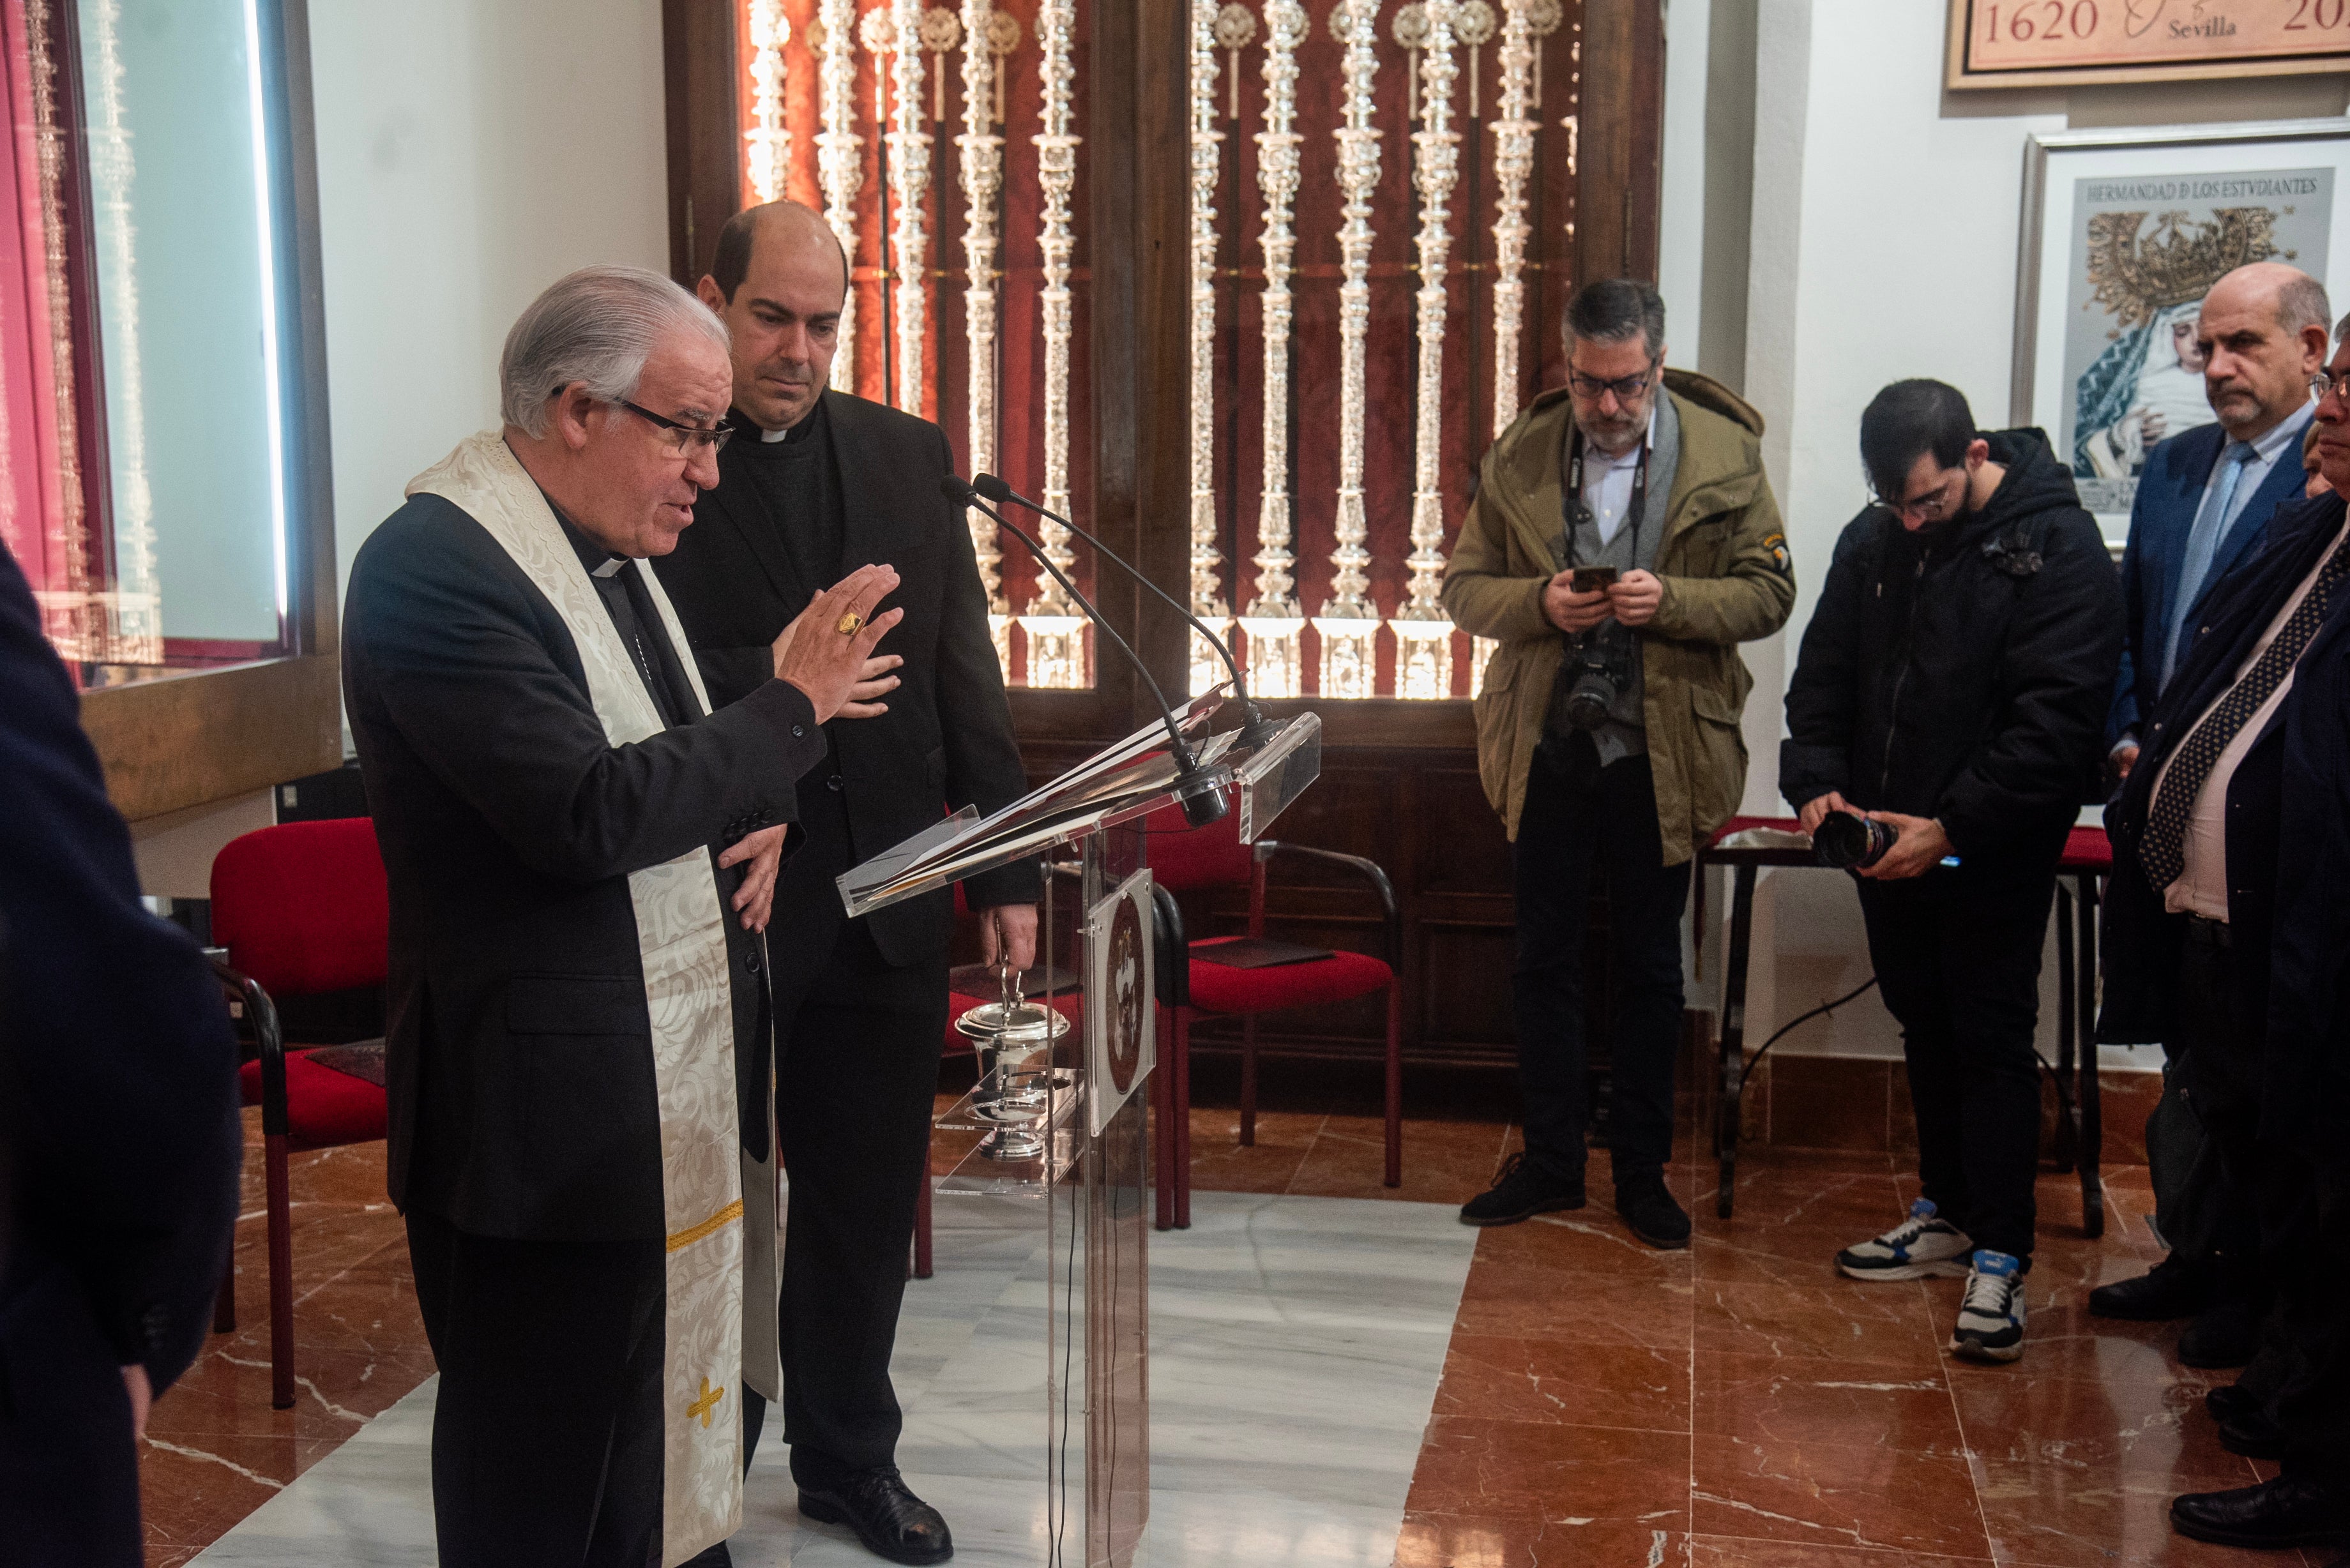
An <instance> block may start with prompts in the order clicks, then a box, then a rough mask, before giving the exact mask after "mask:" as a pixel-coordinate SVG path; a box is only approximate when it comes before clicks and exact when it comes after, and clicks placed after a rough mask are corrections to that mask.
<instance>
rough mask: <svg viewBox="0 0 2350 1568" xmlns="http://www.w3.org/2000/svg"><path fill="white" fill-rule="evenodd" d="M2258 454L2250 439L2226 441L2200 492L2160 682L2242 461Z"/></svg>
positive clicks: (2174, 664)
mask: <svg viewBox="0 0 2350 1568" xmlns="http://www.w3.org/2000/svg"><path fill="white" fill-rule="evenodd" d="M2257 455H2258V454H2257V453H2256V452H2253V450H2252V443H2251V442H2250V441H2230V442H2229V443H2228V450H2227V451H2226V452H2221V453H2220V483H2218V484H2216V485H2214V486H2213V487H2212V488H2211V489H2210V490H2209V491H2207V492H2206V493H2204V497H2203V509H2202V510H2201V511H2200V512H2198V513H2197V514H2195V526H2194V527H2193V528H2192V529H2191V530H2189V533H2188V535H2187V565H2186V567H2185V569H2183V570H2182V571H2180V573H2179V574H2178V597H2177V598H2176V599H2174V600H2172V601H2171V606H2170V637H2169V639H2168V641H2167V642H2165V644H2164V645H2163V650H2162V684H2163V685H2165V686H2168V685H2169V684H2170V673H2171V671H2172V670H2176V669H2178V634H2179V632H2180V631H2181V630H2183V629H2184V628H2185V627H2186V625H2187V607H2188V606H2189V605H2191V604H2193V603H2194V602H2195V596H2196V595H2197V594H2198V593H2200V592H2201V591H2202V588H2203V576H2204V574H2205V573H2207V572H2209V571H2210V569H2211V557H2212V556H2214V555H2216V554H2217V553H2218V552H2219V548H2220V535H2222V534H2224V533H2226V532H2227V531H2228V519H2229V518H2230V516H2232V515H2234V514H2235V510H2236V485H2237V482H2238V481H2240V480H2241V479H2242V478H2243V477H2244V465H2245V464H2247V463H2249V462H2251V461H2252V459H2253V458H2254V457H2255V456H2257Z"/></svg>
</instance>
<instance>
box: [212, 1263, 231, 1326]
mask: <svg viewBox="0 0 2350 1568" xmlns="http://www.w3.org/2000/svg"><path fill="white" fill-rule="evenodd" d="M235 1332H236V1251H235V1249H234V1247H232V1248H231V1249H230V1250H229V1256H228V1262H225V1263H224V1264H222V1265H221V1282H220V1293H219V1294H218V1295H216V1296H214V1297H213V1333H214V1334H234V1333H235Z"/></svg>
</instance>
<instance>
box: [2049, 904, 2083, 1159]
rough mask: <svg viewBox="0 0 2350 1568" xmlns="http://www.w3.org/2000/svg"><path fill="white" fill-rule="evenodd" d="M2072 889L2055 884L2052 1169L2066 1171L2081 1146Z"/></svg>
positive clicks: (2076, 1156)
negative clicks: (2076, 1096)
mask: <svg viewBox="0 0 2350 1568" xmlns="http://www.w3.org/2000/svg"><path fill="white" fill-rule="evenodd" d="M2073 972H2074V971H2073V890H2072V889H2071V888H2067V887H2065V886H2064V883H2063V882H2062V881H2059V882H2058V883H2057V884H2056V1074H2055V1076H2056V1168H2057V1169H2058V1170H2070V1169H2072V1168H2073V1161H2074V1159H2075V1158H2078V1150H2079V1148H2080V1147H2081V1107H2080V1106H2079V1104H2078V1103H2077V1102H2076V1101H2075V1100H2074V1096H2073V1071H2074V1035H2073V1022H2074V1006H2073Z"/></svg>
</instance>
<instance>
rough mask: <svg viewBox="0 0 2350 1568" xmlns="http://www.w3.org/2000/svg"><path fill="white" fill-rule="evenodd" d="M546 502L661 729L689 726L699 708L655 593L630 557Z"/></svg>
mask: <svg viewBox="0 0 2350 1568" xmlns="http://www.w3.org/2000/svg"><path fill="white" fill-rule="evenodd" d="M547 508H548V510H550V511H552V512H553V513H554V514H555V520H556V522H557V523H560V524H563V536H564V537H565V538H567V539H568V540H570V541H571V548H572V549H573V551H574V552H576V553H577V555H578V556H579V564H580V565H581V566H585V567H587V580H588V581H589V582H591V583H593V584H595V585H596V597H598V598H599V599H602V600H603V601H604V613H605V614H607V615H608V616H610V617H611V618H612V629H613V630H614V631H617V632H619V634H620V646H621V647H622V648H625V649H628V650H629V662H630V663H632V664H634V665H635V666H636V667H637V677H638V679H639V680H642V681H643V682H644V683H645V691H646V692H647V693H648V694H649V695H650V696H651V698H652V700H653V707H654V709H655V710H656V711H658V712H659V713H660V722H661V725H662V727H663V728H664V729H671V730H673V729H675V728H677V727H678V726H679V725H680V724H682V723H684V722H687V715H689V714H692V713H694V712H695V711H696V709H697V704H696V703H695V701H694V700H693V692H692V688H691V686H690V685H689V684H688V683H687V681H686V680H685V675H684V667H683V666H681V665H680V664H679V663H678V660H677V650H676V649H672V648H671V647H670V645H669V635H668V633H667V631H666V630H665V629H664V628H662V626H661V618H660V611H659V610H658V609H655V608H654V607H653V601H652V595H651V594H650V593H649V592H647V591H646V589H645V581H644V575H643V574H642V573H641V572H639V571H637V570H635V569H634V565H635V564H634V563H633V562H631V561H630V560H629V557H628V556H615V555H614V554H612V552H610V551H609V550H607V549H606V548H604V546H603V545H598V543H596V541H595V540H593V539H590V538H589V537H587V535H585V534H583V533H581V532H580V531H579V525H578V524H576V523H574V522H572V521H571V519H570V518H568V517H566V516H565V515H564V514H563V508H561V507H560V506H557V505H556V504H555V503H554V502H553V501H552V500H550V501H548V502H547Z"/></svg>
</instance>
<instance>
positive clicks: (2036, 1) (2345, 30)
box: [1942, 0, 2350, 88]
mask: <svg viewBox="0 0 2350 1568" xmlns="http://www.w3.org/2000/svg"><path fill="white" fill-rule="evenodd" d="M1945 61H1946V63H1945V65H1944V67H1943V78H1942V79H1943V83H1944V85H1945V86H1947V87H1950V88H2001V87H2080V86H2084V85H2086V84H2089V83H2095V82H2158V81H2185V80H2189V79H2191V78H2199V77H2263V76H2300V75H2304V74H2311V73H2316V72H2324V71H2340V70H2350V0H1950V47H1949V49H1948V51H1947V52H1946V55H1945Z"/></svg>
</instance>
